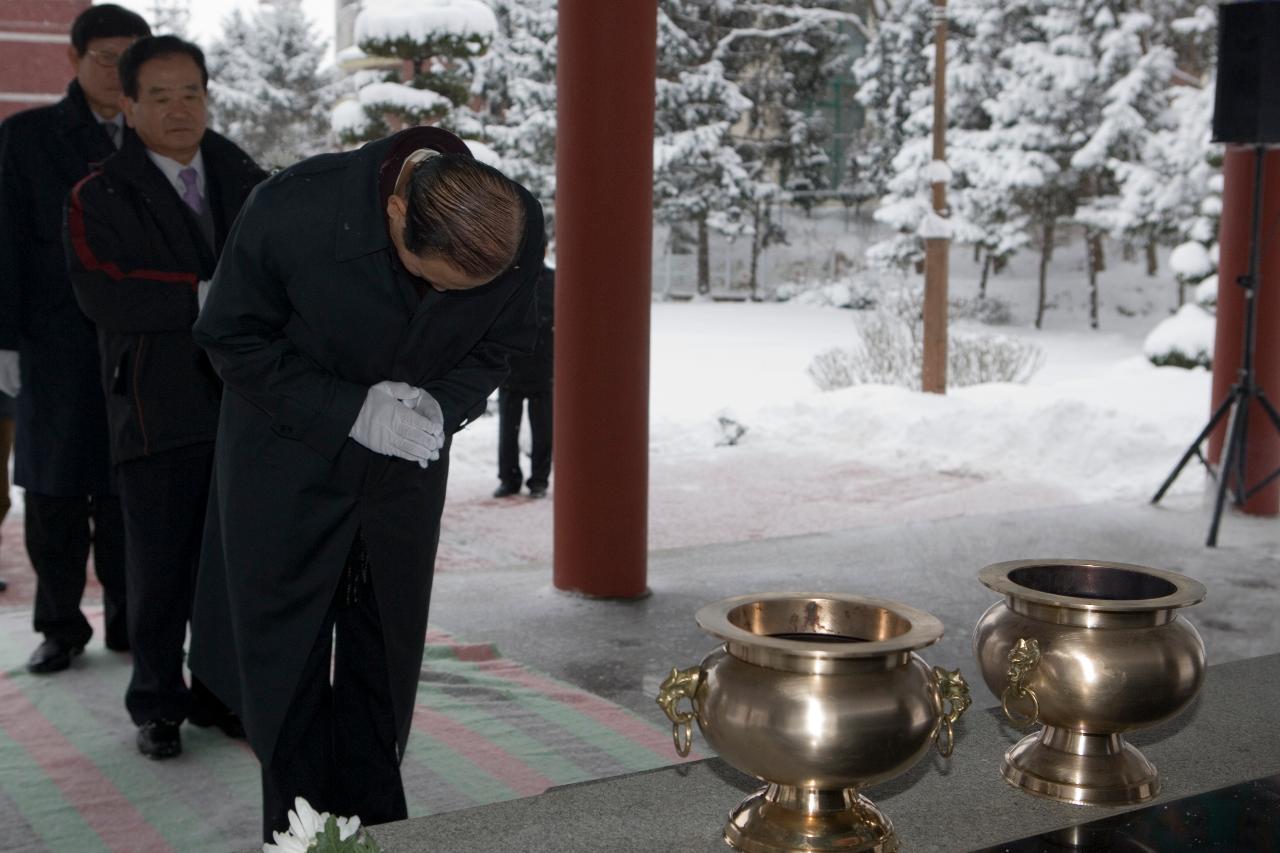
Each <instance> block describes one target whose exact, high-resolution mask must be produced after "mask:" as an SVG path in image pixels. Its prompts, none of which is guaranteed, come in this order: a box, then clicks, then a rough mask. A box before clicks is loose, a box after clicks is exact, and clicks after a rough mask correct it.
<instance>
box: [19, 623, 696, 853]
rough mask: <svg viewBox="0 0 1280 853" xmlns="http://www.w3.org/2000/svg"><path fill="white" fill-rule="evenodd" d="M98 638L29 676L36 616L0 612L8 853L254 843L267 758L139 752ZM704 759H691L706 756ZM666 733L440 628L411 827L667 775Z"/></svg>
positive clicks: (237, 745) (121, 677) (196, 751)
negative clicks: (583, 784) (62, 662)
mask: <svg viewBox="0 0 1280 853" xmlns="http://www.w3.org/2000/svg"><path fill="white" fill-rule="evenodd" d="M86 612H87V613H88V614H89V615H90V618H91V620H92V621H94V622H95V631H97V634H96V637H95V640H94V642H93V643H92V644H91V647H90V648H89V649H88V650H86V652H85V654H84V655H83V656H82V657H81V658H79V659H77V661H76V663H75V665H74V666H73V667H72V669H71V670H69V671H68V672H64V673H60V674H58V675H56V676H52V677H36V676H32V675H29V674H28V673H27V672H26V670H25V669H24V667H23V663H24V661H25V660H26V656H27V654H28V653H29V652H30V651H31V649H32V648H33V647H34V645H35V642H36V637H35V635H33V634H32V633H31V626H30V610H29V608H28V607H17V606H9V607H6V608H4V609H0V850H23V851H57V853H64V851H66V853H80V852H81V851H86V852H87V851H104V850H110V851H128V852H129V853H150V851H169V850H180V851H206V850H208V851H232V850H246V849H250V848H253V847H255V846H257V845H258V844H259V835H258V827H259V820H260V816H259V814H260V813H259V807H260V804H259V796H260V792H259V783H258V769H257V762H256V761H255V760H254V758H253V755H252V753H251V752H250V751H249V749H248V748H247V747H246V746H245V745H244V744H243V742H235V741H230V740H228V739H226V738H224V737H222V736H221V735H220V734H214V733H212V732H210V731H206V730H203V729H198V728H194V727H191V726H185V727H184V728H183V738H184V745H185V752H184V753H183V755H182V756H181V757H179V758H177V759H175V760H173V761H164V762H153V761H147V760H146V759H143V758H141V757H140V756H139V755H138V754H137V752H136V751H135V749H134V745H133V737H134V728H133V726H132V725H131V724H130V722H129V719H128V716H127V715H126V713H125V711H124V707H123V694H124V688H125V685H126V683H127V681H128V677H129V656H128V655H122V654H115V653H112V652H109V651H106V650H105V649H103V648H102V646H101V644H100V641H99V640H98V639H97V637H101V636H102V633H101V624H100V619H101V612H100V609H98V610H95V609H93V608H86ZM697 757H698V756H697V755H696V754H695V755H693V756H691V759H690V760H692V758H697ZM674 760H675V754H674V751H673V749H672V746H671V740H670V730H669V728H668V727H666V726H664V725H662V724H661V720H660V717H659V716H658V711H657V709H656V707H655V716H654V717H653V718H646V719H642V718H640V717H638V716H636V715H634V714H632V713H631V712H630V711H627V710H625V709H623V708H620V707H618V706H616V705H613V704H612V703H609V702H607V701H605V700H602V699H600V698H599V697H596V696H593V695H591V694H589V693H586V692H583V691H582V690H579V689H577V688H575V687H573V686H570V685H568V684H565V683H563V682H559V681H556V680H554V679H551V678H549V677H547V676H545V675H542V674H540V673H538V672H535V671H533V670H531V669H529V668H527V667H525V666H522V665H521V664H518V663H515V662H513V661H510V660H507V659H505V658H503V657H502V656H501V655H500V654H499V653H498V650H497V649H495V648H493V647H492V646H489V645H485V644H467V643H462V642H459V641H457V640H456V639H455V638H453V637H450V636H448V635H445V634H442V633H439V632H432V633H430V634H429V635H428V637H427V649H426V660H425V662H424V664H423V675H422V680H421V686H420V689H419V693H418V708H417V712H416V714H415V716H414V723H413V732H412V734H411V736H410V740H409V748H408V751H407V754H406V756H405V761H404V765H403V773H404V779H405V788H406V792H407V795H408V799H409V813H410V815H411V816H419V815H427V814H433V813H437V812H442V811H449V810H452V809H459V808H466V807H468V806H474V805H480V804H483V803H490V802H496V801H499V800H505V799H511V798H514V797H523V796H528V795H531V794H536V793H539V792H540V791H543V790H545V789H546V788H547V787H549V786H552V785H562V784H566V783H570V782H579V781H584V780H588V779H595V778H600V777H603V776H610V775H615V774H619V773H627V772H631V771H636V770H643V769H648V768H652V767H659V766H664V765H667V764H670V763H672V762H673V761H674Z"/></svg>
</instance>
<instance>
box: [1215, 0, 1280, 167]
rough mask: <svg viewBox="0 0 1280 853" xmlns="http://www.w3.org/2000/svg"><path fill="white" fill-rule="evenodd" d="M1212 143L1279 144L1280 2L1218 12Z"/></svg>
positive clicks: (1253, 2) (1258, 1) (1254, 2)
mask: <svg viewBox="0 0 1280 853" xmlns="http://www.w3.org/2000/svg"><path fill="white" fill-rule="evenodd" d="M1213 140H1214V141H1215V142H1239V143H1250V144H1254V145H1259V144H1261V145H1275V144H1280V0H1248V2H1242V3H1223V4H1222V5H1221V6H1219V7H1218V86H1217V89H1216V90H1215V91H1214V101H1213Z"/></svg>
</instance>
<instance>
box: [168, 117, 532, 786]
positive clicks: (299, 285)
mask: <svg viewBox="0 0 1280 853" xmlns="http://www.w3.org/2000/svg"><path fill="white" fill-rule="evenodd" d="M406 135H412V136H406ZM406 140H409V141H410V142H411V143H412V144H410V145H408V146H404V145H403V143H404V142H405V141H406ZM398 146H399V147H398ZM413 147H435V148H437V149H438V150H454V151H466V149H465V147H464V146H463V145H462V143H461V142H460V141H459V140H458V139H457V138H456V137H454V136H453V135H452V134H449V133H447V132H445V131H441V130H439V129H436V128H411V129H409V130H406V131H404V132H402V133H401V134H397V135H396V136H392V137H388V138H387V139H383V140H380V141H377V142H373V143H370V144H368V145H366V146H365V147H363V148H361V149H360V150H358V151H353V152H348V153H344V154H334V155H322V156H320V157H314V158H312V159H310V160H306V161H303V162H302V163H300V164H298V165H296V166H293V167H291V168H289V169H286V170H284V171H283V172H280V173H279V174H277V175H275V176H273V177H272V178H271V179H269V180H268V181H266V182H265V183H264V184H262V185H261V186H259V187H258V189H257V190H256V191H255V192H254V194H253V196H252V197H251V198H250V200H249V202H248V204H247V205H246V206H245V209H244V213H243V214H242V215H241V217H240V221H239V222H238V223H237V225H236V227H235V228H234V229H233V231H232V233H231V237H230V238H229V240H228V242H227V247H226V250H225V251H224V252H223V256H222V262H221V264H220V265H219V267H218V272H217V275H216V276H215V277H214V281H213V289H212V291H211V293H210V296H209V301H208V302H207V303H206V305H205V308H204V311H203V312H201V314H200V319H199V320H198V321H197V322H196V327H195V331H196V341H197V342H198V343H199V344H201V345H202V346H204V348H205V350H206V351H207V352H208V353H209V357H210V359H211V360H212V362H213V365H214V367H215V368H216V369H217V371H218V373H219V375H220V376H221V377H222V380H223V382H224V393H223V398H222V418H221V421H220V425H219V431H218V442H217V445H216V447H215V450H214V459H215V461H214V486H213V490H214V494H213V496H212V498H211V500H210V507H209V518H208V520H207V521H206V523H205V541H204V548H203V551H202V554H201V564H200V571H199V579H198V590H197V593H196V601H195V608H194V613H193V616H192V647H191V657H190V663H191V667H192V670H193V671H194V672H195V673H196V674H197V675H199V676H200V678H201V680H202V681H204V683H205V684H207V685H209V687H211V688H212V689H213V690H214V692H216V693H217V694H218V695H219V696H220V697H221V698H222V699H223V701H225V702H226V703H227V704H228V705H230V706H232V707H233V708H235V709H236V710H237V711H239V713H240V715H241V717H242V719H243V720H244V723H245V728H246V729H247V731H248V735H249V742H250V744H251V745H252V746H253V748H254V751H255V752H256V753H257V755H258V757H259V758H260V759H261V760H262V761H263V762H270V760H271V756H272V752H273V749H274V746H275V742H276V738H277V735H278V733H279V727H280V725H281V722H282V720H283V717H284V714H285V711H286V710H287V708H288V706H289V703H290V701H291V700H292V698H293V694H294V691H295V689H296V687H297V684H298V678H299V675H300V672H301V669H302V665H303V662H304V661H305V659H306V657H307V654H308V652H309V651H310V649H311V647H312V644H313V641H314V640H315V637H316V634H317V632H318V631H319V627H320V624H321V622H322V620H323V617H324V614H325V612H326V610H327V609H328V607H329V604H330V602H331V601H332V600H333V596H334V592H335V590H336V589H337V585H338V581H339V578H340V576H341V573H342V568H343V564H344V562H345V559H346V556H347V553H348V551H349V550H350V548H351V544H352V541H353V539H354V537H355V533H356V529H357V527H360V528H362V529H363V531H364V536H365V539H366V543H367V545H368V554H369V561H370V565H371V574H372V579H373V585H374V591H375V594H376V596H377V602H378V609H379V615H380V618H381V621H382V626H383V639H384V644H385V647H386V655H387V664H388V668H389V670H390V681H391V683H390V684H389V685H388V688H389V690H390V693H391V696H392V701H393V710H394V712H395V716H396V722H397V730H398V735H399V739H400V747H401V749H402V750H403V748H404V744H405V742H406V740H407V739H408V734H409V724H410V722H411V719H412V714H413V705H414V696H415V692H416V689H417V684H418V671H419V668H420V666H421V664H422V649H423V642H424V639H425V635H426V625H427V605H428V601H429V599H430V596H431V577H432V571H433V568H434V564H435V551H436V543H437V540H438V537H439V525H440V513H441V510H442V509H443V505H444V495H445V480H446V477H447V475H448V462H449V455H448V446H447V445H446V447H445V449H444V450H442V452H441V458H440V460H439V461H438V462H434V463H432V464H431V465H430V466H429V467H428V468H426V469H425V470H424V469H422V468H420V467H418V465H417V464H415V463H412V462H407V461H404V460H401V459H396V458H393V457H390V456H384V455H381V454H377V453H373V452H371V451H369V450H367V449H366V448H364V447H363V446H361V445H360V444H358V443H356V442H355V441H353V440H351V439H349V438H348V437H347V436H348V433H349V431H350V429H351V425H352V424H353V423H354V421H355V419H356V415H357V414H358V413H359V412H360V408H361V406H362V404H363V402H364V399H365V395H366V393H367V389H368V388H369V386H371V385H374V384H376V383H378V382H381V381H383V380H388V379H389V380H396V381H401V382H407V383H410V384H412V385H416V386H419V387H421V388H424V389H426V390H427V391H428V392H430V393H431V394H432V395H433V396H434V397H435V398H436V399H437V400H438V401H439V403H440V406H441V408H442V409H443V411H444V418H445V426H446V429H447V430H448V431H449V432H450V433H452V432H453V431H456V430H458V429H460V428H461V427H462V425H463V424H464V423H465V422H466V421H467V420H468V419H469V418H470V417H475V416H476V415H477V414H479V413H481V412H483V411H484V405H485V400H486V398H487V397H488V396H489V394H490V393H491V392H492V391H493V389H494V388H496V387H497V385H498V382H499V381H500V380H501V379H502V376H503V374H504V373H505V372H506V362H507V358H508V356H509V355H510V354H511V353H512V352H516V351H527V350H529V349H531V348H532V344H533V332H534V319H533V316H532V307H533V295H534V282H535V281H536V278H537V275H538V271H539V269H540V268H541V266H542V254H543V224H542V211H541V208H540V206H539V205H538V203H537V202H536V201H535V200H534V199H533V197H532V196H530V195H529V194H528V193H527V192H524V191H523V190H522V191H521V193H522V197H523V199H524V204H525V213H526V231H525V235H524V242H523V245H522V247H521V251H520V254H519V256H518V258H517V260H516V263H515V264H514V265H513V267H512V268H511V269H510V270H508V271H507V272H505V273H504V274H503V275H501V276H499V277H498V278H497V279H495V280H494V281H492V282H490V283H488V284H485V285H483V286H481V287H477V288H474V289H472V290H468V291H463V292H449V293H445V294H438V293H434V292H433V293H432V294H431V295H429V296H428V297H427V298H426V299H422V300H419V297H418V293H417V292H416V291H415V289H414V286H413V284H412V282H410V281H408V280H406V277H405V276H403V275H399V274H397V266H396V263H395V262H394V260H393V259H394V257H395V255H394V249H393V247H392V245H391V241H390V238H389V236H388V234H387V220H386V213H385V207H384V204H383V202H382V200H381V197H380V194H379V190H378V174H379V170H380V169H381V167H382V164H383V161H384V159H386V158H387V155H388V153H389V152H390V151H391V150H392V149H393V148H394V149H396V150H401V149H402V148H409V149H411V148H413ZM228 649H234V654H229V653H228V651H227V650H228Z"/></svg>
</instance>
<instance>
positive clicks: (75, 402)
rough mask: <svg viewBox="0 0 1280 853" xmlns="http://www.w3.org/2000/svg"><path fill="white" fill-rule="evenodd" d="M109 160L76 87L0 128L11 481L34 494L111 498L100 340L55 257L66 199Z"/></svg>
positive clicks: (61, 259)
mask: <svg viewBox="0 0 1280 853" xmlns="http://www.w3.org/2000/svg"><path fill="white" fill-rule="evenodd" d="M126 133H127V134H132V131H126ZM115 151H116V149H115V146H113V145H112V144H111V140H110V139H109V138H108V137H107V134H106V132H105V131H103V129H102V127H101V126H100V125H99V124H98V122H97V120H96V119H95V118H94V117H93V113H92V112H91V111H90V109H89V105H88V102H86V101H85V98H84V93H83V92H82V91H81V89H80V84H79V83H76V82H74V81H73V82H72V83H71V85H70V86H69V87H68V89H67V96H66V97H65V98H63V99H62V100H61V101H59V102H58V103H56V104H52V105H50V106H47V107H39V108H36V109H33V110H27V111H25V112H21V113H17V114H16V115H12V116H10V117H9V118H7V119H5V121H4V123H3V124H0V349H10V350H18V351H19V352H20V353H21V364H22V391H21V393H19V394H18V400H17V446H16V448H15V452H14V462H13V467H14V471H13V475H14V476H13V480H14V483H16V484H17V485H19V486H23V487H25V488H27V489H29V490H31V491H32V492H35V493H36V494H41V495H62V496H68V497H70V496H75V495H92V494H110V493H112V492H114V491H115V489H114V485H113V481H112V477H111V462H110V458H109V452H108V442H107V416H106V410H105V407H104V405H103V398H102V387H101V384H100V382H99V379H98V338H97V334H96V333H95V331H94V327H93V324H92V323H91V322H89V320H88V319H86V318H85V316H84V314H82V313H81V312H80V308H79V307H78V306H77V305H76V299H75V295H74V294H73V293H72V290H71V280H70V278H69V277H68V275H67V262H66V257H65V256H64V254H63V251H62V206H63V203H64V202H65V201H66V199H67V193H68V192H70V190H71V187H72V186H74V185H75V184H76V183H77V182H78V181H79V180H80V179H81V178H83V177H84V176H85V175H87V174H89V172H90V170H91V166H92V165H93V164H95V163H97V162H99V161H101V160H104V159H106V158H107V157H110V156H111V155H112V154H114V153H115Z"/></svg>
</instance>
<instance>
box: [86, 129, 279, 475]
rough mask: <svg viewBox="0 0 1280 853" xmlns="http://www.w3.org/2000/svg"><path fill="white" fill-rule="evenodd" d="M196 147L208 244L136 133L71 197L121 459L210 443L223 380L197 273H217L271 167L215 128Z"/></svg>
mask: <svg viewBox="0 0 1280 853" xmlns="http://www.w3.org/2000/svg"><path fill="white" fill-rule="evenodd" d="M200 152H201V157H202V159H203V161H204V172H205V195H206V196H207V198H206V204H207V209H208V211H209V213H210V214H211V216H212V219H213V237H214V243H213V245H209V243H208V241H207V239H206V237H205V235H204V234H203V233H202V229H201V226H200V221H199V220H198V219H197V218H196V215H195V214H194V213H192V212H191V208H189V207H188V206H187V204H186V203H185V202H184V201H183V200H182V198H181V197H180V196H179V195H178V191H177V190H176V189H175V188H174V186H173V184H171V183H170V182H169V179H168V178H166V177H165V175H164V173H163V172H162V171H160V167H159V166H157V165H156V164H155V163H153V162H152V161H151V158H150V157H149V156H148V154H147V149H146V146H145V145H143V144H142V141H141V140H140V139H138V137H137V136H134V135H130V137H129V138H128V139H127V140H126V141H125V144H124V146H123V147H122V148H121V149H120V150H119V151H118V152H116V153H115V154H114V155H113V156H112V157H109V158H108V159H107V160H106V162H105V163H103V164H102V166H101V167H100V168H99V169H98V170H97V171H95V172H92V173H90V174H89V176H88V177H86V178H85V179H84V180H83V181H81V182H80V183H78V184H76V186H75V187H74V188H73V189H72V190H71V197H70V198H69V199H68V201H67V217H66V241H67V266H68V269H69V270H70V272H71V280H72V284H73V286H74V288H75V293H76V298H77V300H78V301H79V303H80V308H81V310H83V311H84V313H85V314H86V315H87V316H88V317H89V318H91V319H92V320H93V322H94V324H95V325H96V326H97V327H98V338H99V341H100V342H101V358H102V385H103V390H104V391H105V393H106V398H107V419H108V422H109V424H110V431H111V454H112V459H113V461H115V462H117V463H118V462H127V461H130V460H132V459H137V458H139V457H142V456H150V455H151V454H154V453H163V452H165V451H168V450H173V449H175V448H179V447H185V446H188V445H192V444H205V443H208V444H212V443H213V439H214V434H215V433H216V431H217V427H218V401H219V399H220V398H221V397H222V383H221V382H219V381H218V377H217V376H215V375H214V373H213V368H212V367H211V366H210V365H209V359H208V357H207V356H206V355H205V354H204V351H203V350H201V349H200V348H199V347H197V346H196V345H195V343H194V341H192V339H191V326H192V324H193V323H194V322H195V319H196V313H197V305H198V303H197V298H196V292H197V285H198V283H199V282H201V281H208V280H210V279H212V278H213V273H214V268H215V267H216V265H217V258H218V254H219V253H220V252H221V251H222V246H223V244H224V243H225V242H226V236H227V233H228V232H229V231H230V229H231V223H232V222H234V221H235V218H236V216H237V215H238V214H239V213H240V208H241V206H242V205H243V204H244V202H245V199H247V198H248V197H249V193H250V192H251V191H252V190H253V188H254V187H255V186H256V185H257V184H258V183H259V182H261V181H262V179H263V178H265V177H266V176H267V174H266V172H264V171H262V169H260V168H258V165H257V164H256V163H254V162H253V159H252V158H251V157H250V156H249V155H248V154H246V153H245V152H244V151H242V150H241V149H240V148H239V147H238V146H237V145H236V144H235V143H233V142H232V141H231V140H229V139H227V138H226V137H224V136H221V135H220V134H218V133H215V132H214V131H212V130H210V131H206V132H205V135H204V138H203V139H202V140H201V141H200Z"/></svg>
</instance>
